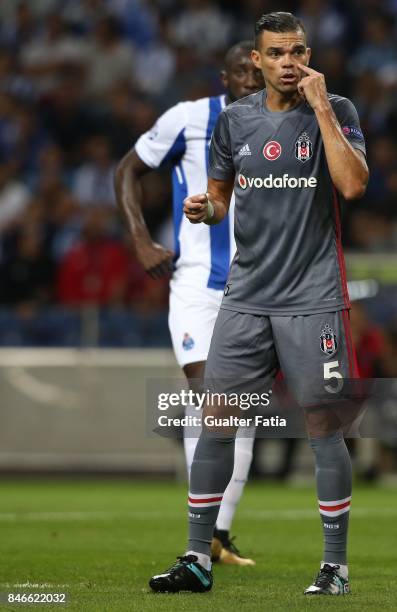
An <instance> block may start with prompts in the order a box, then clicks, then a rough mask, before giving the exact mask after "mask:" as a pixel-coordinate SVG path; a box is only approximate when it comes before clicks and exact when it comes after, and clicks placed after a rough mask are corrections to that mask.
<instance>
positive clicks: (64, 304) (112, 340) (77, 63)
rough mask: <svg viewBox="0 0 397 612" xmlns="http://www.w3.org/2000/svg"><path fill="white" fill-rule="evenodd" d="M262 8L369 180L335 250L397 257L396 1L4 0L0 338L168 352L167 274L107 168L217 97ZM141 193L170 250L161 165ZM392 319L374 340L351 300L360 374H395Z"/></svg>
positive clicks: (0, 9)
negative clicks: (147, 135) (332, 108)
mask: <svg viewBox="0 0 397 612" xmlns="http://www.w3.org/2000/svg"><path fill="white" fill-rule="evenodd" d="M269 10H292V11H293V12H295V13H297V14H298V15H299V16H300V17H301V18H302V20H303V21H304V23H305V25H306V28H307V31H308V38H309V43H310V46H311V47H312V48H313V62H312V66H313V67H314V68H317V69H319V70H321V71H323V72H324V73H325V75H326V81H327V85H328V90H329V91H331V92H335V93H338V94H341V95H345V96H348V97H349V98H351V99H352V100H353V101H354V103H355V105H356V107H357V109H358V112H359V115H360V118H361V122H362V127H363V130H364V132H365V135H366V140H367V148H368V158H369V164H370V169H371V179H370V183H369V187H368V191H367V194H366V196H365V198H364V199H363V200H361V201H360V202H357V203H353V204H349V207H346V210H345V219H344V241H345V246H346V248H348V249H349V250H353V251H357V252H366V253H390V254H392V253H395V252H396V248H397V207H396V201H397V1H396V0H350V1H346V0H340V1H338V0H335V1H332V0H322V1H319V0H301V1H300V2H299V1H297V2H291V1H288V0H285V1H283V2H282V3H280V2H274V1H273V2H267V1H266V0H245V1H244V2H230V1H226V0H224V1H223V2H222V1H220V2H214V1H211V0H183V1H182V0H30V1H25V2H17V1H14V2H2V3H1V5H0V304H1V307H0V345H41V346H53V345H61V346H73V345H81V344H99V345H100V346H139V345H145V346H156V345H160V346H161V345H168V343H169V339H168V332H167V326H166V316H167V292H168V287H167V285H168V283H167V279H164V281H162V282H161V281H152V280H150V279H149V278H148V277H147V276H146V275H145V274H144V273H143V271H142V269H141V268H140V267H139V264H138V263H137V261H136V260H135V258H134V255H133V252H132V250H131V246H130V244H129V240H128V236H126V233H125V230H124V229H123V226H122V224H121V221H120V218H119V215H118V212H117V210H116V207H115V202H114V193H113V173H114V168H115V164H116V163H117V160H119V159H120V158H121V157H122V156H123V155H124V154H125V153H126V152H127V151H128V150H129V149H130V148H131V147H132V146H133V144H134V142H135V140H136V139H137V137H138V136H139V135H140V134H141V133H142V132H143V131H145V130H147V129H148V128H150V127H151V126H152V124H153V123H154V121H155V120H156V118H157V116H158V115H159V114H160V113H161V112H163V111H164V110H166V109H167V108H168V107H170V106H171V105H173V104H175V103H177V102H178V101H180V100H183V99H195V98H198V97H202V96H207V95H216V94H218V93H220V92H221V85H220V81H219V69H220V68H221V66H222V58H223V55H224V53H225V50H226V49H227V47H228V46H229V45H231V44H233V43H235V42H236V41H238V40H242V39H247V38H252V32H253V24H254V22H255V20H256V19H257V18H258V16H260V15H261V14H262V13H264V12H267V11H269ZM144 189H145V201H146V209H145V217H146V220H147V223H148V226H149V228H150V231H151V232H152V235H153V236H154V237H155V239H156V240H157V241H159V242H161V243H163V244H164V245H166V246H170V247H171V248H172V243H173V235H172V231H173V230H172V221H171V216H170V214H171V197H170V181H169V177H168V171H167V169H164V170H163V171H161V172H157V173H153V174H151V175H149V177H148V179H147V180H146V181H145V185H144ZM92 313H95V316H93V315H92ZM392 314H393V313H392ZM392 314H391V315H390V316H389V318H388V321H387V325H388V326H390V331H389V332H388V333H386V334H385V333H384V330H383V331H382V330H381V329H379V328H378V327H377V326H376V325H374V323H372V322H371V323H370V319H369V318H368V313H367V311H366V310H364V309H363V308H361V306H360V307H357V308H356V313H355V316H354V326H355V334H356V340H357V343H358V348H359V349H360V343H361V345H362V355H363V357H362V361H363V363H362V367H363V368H366V373H367V374H369V375H372V376H374V375H377V376H379V375H382V372H383V375H387V374H385V372H386V371H389V372H390V371H391V370H393V363H394V371H392V372H391V373H389V374H388V375H389V376H390V375H393V376H397V371H396V368H397V366H396V365H395V364H396V363H397V359H396V356H397V327H396V326H394V331H393V325H394V323H393V316H392ZM394 315H395V316H397V307H396V308H395V310H394ZM374 318H375V320H376V319H377V317H376V316H375V317H374ZM378 319H379V320H381V319H382V317H378ZM380 322H382V323H384V321H383V320H381V321H380ZM386 355H388V357H387V358H386V357H385V356H386ZM385 359H386V361H387V363H386V364H382V363H381V362H382V360H385Z"/></svg>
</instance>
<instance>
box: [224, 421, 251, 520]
mask: <svg viewBox="0 0 397 612" xmlns="http://www.w3.org/2000/svg"><path fill="white" fill-rule="evenodd" d="M254 432H255V430H253V431H252V436H249V437H247V434H248V430H245V436H244V437H243V436H240V437H239V436H238V437H237V438H236V442H235V447H234V469H233V475H232V477H231V480H230V482H229V484H228V486H227V489H226V491H225V493H224V495H223V499H222V503H221V507H220V509H219V514H218V518H217V521H216V527H217V529H221V530H225V531H229V530H230V528H231V526H232V521H233V517H234V514H235V512H236V509H237V505H238V503H239V501H240V498H241V496H242V494H243V490H244V486H245V483H246V482H247V478H248V472H249V469H250V467H251V461H252V447H253V445H254V439H255V433H254Z"/></svg>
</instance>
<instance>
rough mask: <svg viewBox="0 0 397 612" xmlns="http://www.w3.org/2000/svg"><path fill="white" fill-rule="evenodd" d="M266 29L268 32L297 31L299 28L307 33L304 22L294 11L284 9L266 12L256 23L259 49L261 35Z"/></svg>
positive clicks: (256, 46)
mask: <svg viewBox="0 0 397 612" xmlns="http://www.w3.org/2000/svg"><path fill="white" fill-rule="evenodd" d="M265 30H267V31H268V32H296V31H297V30H302V32H304V34H306V30H305V28H304V26H303V23H302V22H301V20H300V19H298V18H297V17H295V15H293V14H292V13H284V12H282V11H280V12H275V13H266V15H262V17H260V18H259V19H258V21H257V22H256V24H255V40H254V45H255V49H258V47H259V39H260V36H261V34H262V32H263V31H265Z"/></svg>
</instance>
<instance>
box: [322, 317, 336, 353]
mask: <svg viewBox="0 0 397 612" xmlns="http://www.w3.org/2000/svg"><path fill="white" fill-rule="evenodd" d="M320 348H321V350H322V351H323V353H325V354H326V355H333V354H334V353H336V349H337V348H338V343H337V342H336V335H335V333H334V330H333V329H332V328H331V327H330V326H329V325H328V323H327V325H325V326H324V329H323V330H322V332H321V336H320Z"/></svg>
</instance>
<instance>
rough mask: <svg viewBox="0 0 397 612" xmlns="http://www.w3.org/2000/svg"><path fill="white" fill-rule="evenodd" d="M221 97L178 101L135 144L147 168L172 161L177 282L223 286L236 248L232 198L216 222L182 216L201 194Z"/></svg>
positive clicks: (214, 287)
mask: <svg viewBox="0 0 397 612" xmlns="http://www.w3.org/2000/svg"><path fill="white" fill-rule="evenodd" d="M224 107H225V96H217V97H213V98H202V99H200V100H196V101H195V102H180V103H179V104H177V105H176V106H173V107H172V108H170V109H169V110H168V111H167V112H165V113H164V114H163V115H162V116H161V117H160V118H159V119H158V121H157V122H156V124H155V125H154V126H153V128H152V129H151V130H149V131H148V132H146V133H145V134H143V135H142V136H141V137H140V138H139V139H138V141H137V142H136V144H135V150H136V152H137V154H138V156H139V157H140V158H141V160H142V161H143V162H144V163H145V164H147V165H148V166H150V167H151V168H158V167H159V166H160V165H161V164H162V163H164V162H167V161H169V162H170V163H171V165H172V185H173V219H174V234H175V272H174V277H173V278H174V279H175V280H183V281H184V282H187V283H191V282H193V283H194V284H195V286H203V287H210V288H211V289H220V290H223V288H224V286H225V283H226V279H227V276H228V273H229V266H230V261H231V259H232V257H233V255H234V252H235V243H234V237H233V215H234V198H233V201H232V202H231V205H230V212H229V215H228V216H227V217H226V219H224V220H223V221H222V223H219V224H218V225H213V226H209V225H205V224H204V223H199V224H197V225H194V224H192V223H190V222H189V221H188V220H187V219H186V217H185V216H184V214H183V211H182V209H183V200H184V198H185V197H186V196H188V195H193V194H196V193H205V191H206V189H207V172H208V163H209V144H210V139H211V135H212V131H213V129H214V126H215V123H216V120H217V118H218V115H219V113H220V112H221V110H222V109H223V108H224Z"/></svg>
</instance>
